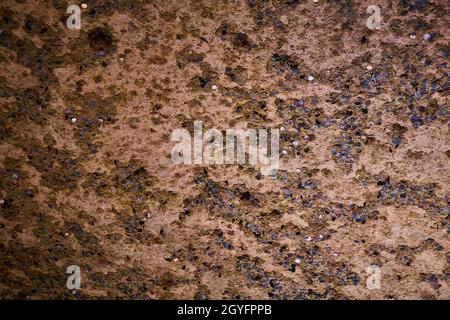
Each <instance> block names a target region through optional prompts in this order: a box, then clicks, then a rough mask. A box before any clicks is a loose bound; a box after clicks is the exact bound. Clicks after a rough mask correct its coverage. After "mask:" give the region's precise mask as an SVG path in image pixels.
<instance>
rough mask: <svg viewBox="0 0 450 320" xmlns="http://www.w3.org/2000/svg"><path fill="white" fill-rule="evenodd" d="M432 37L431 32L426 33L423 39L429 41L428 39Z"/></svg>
mask: <svg viewBox="0 0 450 320" xmlns="http://www.w3.org/2000/svg"><path fill="white" fill-rule="evenodd" d="M430 39H431V35H430V34H429V33H425V34H424V35H423V40H425V41H428V40H430Z"/></svg>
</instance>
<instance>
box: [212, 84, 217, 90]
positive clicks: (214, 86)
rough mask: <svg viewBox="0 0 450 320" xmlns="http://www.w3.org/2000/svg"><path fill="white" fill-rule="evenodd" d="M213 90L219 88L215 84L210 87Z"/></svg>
mask: <svg viewBox="0 0 450 320" xmlns="http://www.w3.org/2000/svg"><path fill="white" fill-rule="evenodd" d="M211 88H212V89H213V90H217V89H218V88H219V87H218V86H216V85H215V84H214V85H213V86H212V87H211Z"/></svg>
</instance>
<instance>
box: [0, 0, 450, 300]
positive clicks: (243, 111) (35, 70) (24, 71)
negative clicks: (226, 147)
mask: <svg viewBox="0 0 450 320" xmlns="http://www.w3.org/2000/svg"><path fill="white" fill-rule="evenodd" d="M69 4H73V3H67V2H65V1H59V0H53V1H50V0H47V1H36V0H27V1H25V0H15V1H14V0H4V1H2V2H1V4H0V16H1V20H0V79H1V81H0V207H1V208H0V297H1V298H7V299H10V298H23V299H42V298H50V299H61V298H62V299H80V298H98V299H103V298H121V299H182V298H183V299H250V298H257V299H346V298H347V299H407V298H415V299H449V298H450V289H449V282H448V281H449V275H450V264H449V263H450V246H449V224H448V223H449V218H448V217H449V202H448V196H449V186H450V181H449V180H450V179H449V157H450V144H449V108H448V83H449V76H450V74H449V68H448V54H449V49H450V48H449V31H448V25H449V21H448V16H449V12H448V10H449V3H448V1H438V0H429V1H427V0H401V1H400V0H396V1H385V0H375V1H373V0H371V1H352V0H342V1H332V0H319V1H318V2H317V3H314V2H313V1H312V0H311V1H300V0H248V1H238V0H219V1H212V0H211V1H206V0H192V1H174V0H157V1H150V0H111V1H97V0H89V1H86V4H87V8H82V9H81V12H82V14H81V29H80V30H69V29H68V28H67V27H66V19H67V18H68V16H69V14H66V9H67V6H68V5H69ZM370 4H377V5H379V6H380V7H381V15H382V25H381V29H380V30H370V29H368V28H367V27H366V20H367V18H368V17H369V15H370V14H368V13H367V12H366V10H367V7H368V5H370ZM79 5H80V6H81V3H79ZM310 76H312V78H311V77H310ZM195 120H201V121H203V125H204V127H207V128H218V129H220V130H225V129H228V128H234V127H240V128H280V127H283V128H284V130H283V131H282V132H281V142H280V144H281V149H282V150H285V151H286V152H284V153H282V155H281V159H280V160H281V166H280V170H278V172H277V173H276V175H274V176H269V177H264V176H261V175H260V173H259V170H258V168H256V167H254V166H251V165H247V164H245V165H226V166H225V165H214V166H207V165H190V166H188V165H174V164H173V163H172V161H171V158H170V151H171V149H172V147H173V145H174V144H173V142H171V141H170V134H171V132H172V131H173V130H174V129H176V128H183V127H184V128H192V123H193V121H195ZM69 265H78V266H80V268H81V275H82V282H81V289H80V290H75V291H72V290H68V289H67V288H66V279H67V277H68V275H66V274H65V272H66V268H67V266H69ZM371 265H376V266H379V267H380V270H381V277H382V278H381V288H380V289H373V290H370V289H368V288H367V287H366V280H367V277H368V274H367V272H366V268H367V267H368V266H371Z"/></svg>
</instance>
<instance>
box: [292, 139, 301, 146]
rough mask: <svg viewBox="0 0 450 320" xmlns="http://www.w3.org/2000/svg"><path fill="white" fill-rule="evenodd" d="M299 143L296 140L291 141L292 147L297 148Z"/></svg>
mask: <svg viewBox="0 0 450 320" xmlns="http://www.w3.org/2000/svg"><path fill="white" fill-rule="evenodd" d="M299 144H300V143H299V142H298V141H297V140H294V141H292V145H293V146H294V147H297V146H298V145H299Z"/></svg>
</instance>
